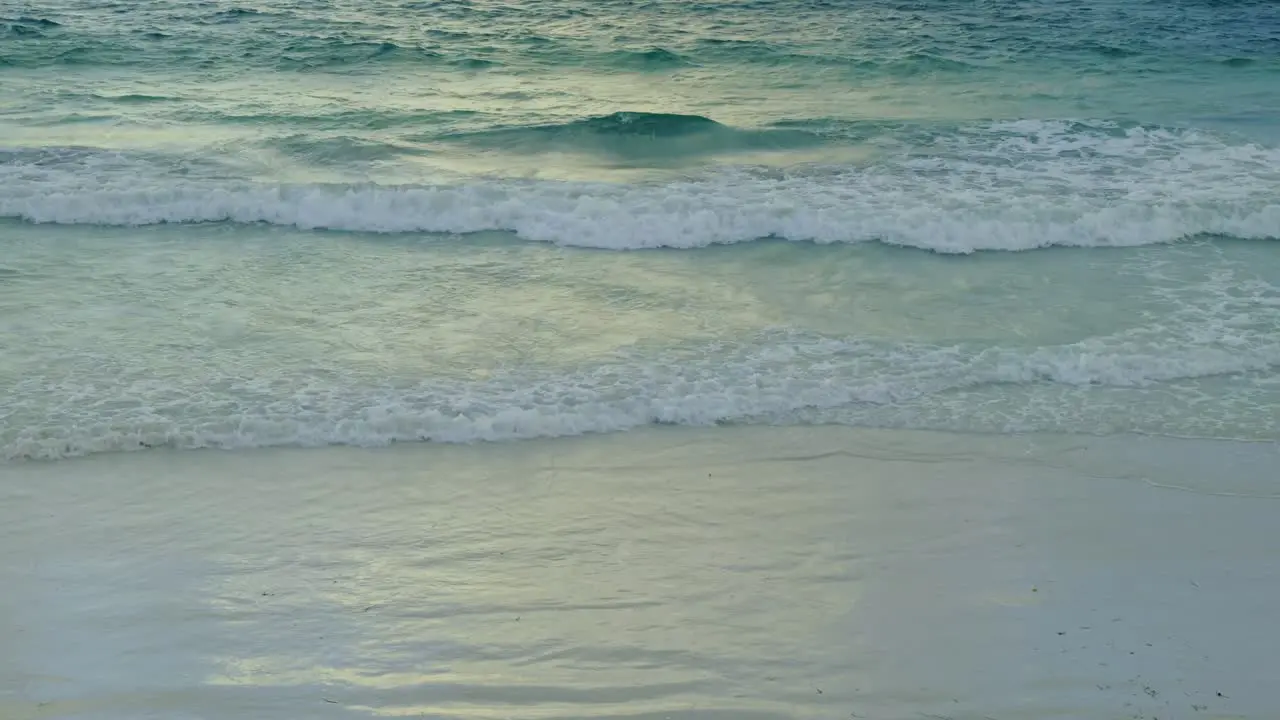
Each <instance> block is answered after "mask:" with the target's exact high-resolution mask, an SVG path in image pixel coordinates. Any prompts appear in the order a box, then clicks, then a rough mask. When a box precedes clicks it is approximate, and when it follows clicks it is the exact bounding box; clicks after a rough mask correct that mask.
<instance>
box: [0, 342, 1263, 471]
mask: <svg viewBox="0 0 1280 720" xmlns="http://www.w3.org/2000/svg"><path fill="white" fill-rule="evenodd" d="M1276 367H1280V341H1277V340H1275V338H1271V339H1269V340H1268V339H1265V338H1261V337H1250V338H1247V339H1246V340H1245V341H1243V342H1241V343H1237V344H1236V347H1235V348H1223V347H1215V346H1214V345H1212V344H1196V343H1188V342H1187V341H1186V339H1185V338H1181V339H1179V338H1166V339H1165V340H1161V341H1155V339H1154V338H1144V337H1143V336H1142V335H1141V334H1127V335H1125V336H1122V337H1113V338H1099V339H1094V340H1090V341H1086V342H1082V343H1076V344H1073V345H1068V346H1058V347H1044V348H1038V349H1030V350H1018V349H1008V348H990V347H988V348H976V347H975V348H967V347H961V346H951V347H942V346H929V345H910V344H885V343H873V342H864V341H856V340H838V339H829V338H821V337H814V336H796V335H783V336H776V337H765V338H761V339H760V340H759V342H756V343H753V344H749V345H745V346H735V345H721V344H717V345H714V346H707V347H703V348H699V349H697V350H696V351H695V352H692V353H690V352H685V353H682V354H681V355H680V356H671V357H649V358H641V357H636V358H630V359H624V360H622V361H620V362H618V363H614V364H607V365H599V366H593V367H586V368H579V369H577V370H575V371H570V372H563V373H558V374H542V375H533V374H524V375H520V374H513V375H509V376H505V377H498V378H490V379H486V380H476V381H470V382H444V381H440V380H433V381H427V382H422V383H417V384H400V385H390V384H387V383H379V382H378V381H377V379H376V378H370V377H356V376H351V375H346V376H343V375H331V374H327V373H326V374H319V375H317V374H304V373H297V372H295V371H293V370H291V369H277V371H275V372H271V373H266V372H264V373H262V374H260V375H259V376H257V377H255V378H254V379H253V380H251V381H246V380H242V379H237V378H235V377H231V376H218V375H217V373H219V372H222V371H221V370H220V369H219V368H217V367H215V366H212V365H210V366H204V367H202V366H199V365H193V366H192V367H191V368H189V371H190V372H189V373H188V374H184V375H182V376H177V375H174V376H171V377H160V376H157V375H156V374H155V373H154V371H153V370H152V369H149V368H146V367H143V368H141V369H139V371H137V372H132V371H130V370H129V369H128V368H119V367H115V368H110V369H109V370H108V371H104V372H110V373H112V375H111V377H108V376H106V375H102V376H92V375H81V376H79V377H74V376H72V377H68V378H66V379H65V380H62V381H60V382H58V383H56V384H52V383H50V381H49V379H47V378H45V379H32V380H30V381H27V382H23V383H20V384H19V386H18V387H17V388H15V389H14V391H13V392H12V393H11V394H10V414H9V422H8V423H7V424H6V427H5V429H4V430H2V431H0V456H2V457H4V458H7V459H9V460H14V459H22V458H58V457H66V456H74V455H82V454H90V453H95V452H104V451H119V450H136V449H139V448H144V447H153V446H167V447H177V448H204V447H215V448H245V447H260V446H277V445H302V446H317V445H326V444H350V445H363V446H378V445H385V444H387V443H392V442H403V441H433V442H445V443H469V442H477V441H499V440H514V439H527V438H540V437H557V436H569V435H580V434H586V433H602V432H614V431H621V430H627V429H631V428H635V427H638V426H642V425H648V424H653V423H665V424H677V425H690V426H700V425H713V424H719V423H751V422H770V423H779V422H781V423H793V422H803V421H805V419H806V418H807V417H810V416H812V413H813V412H815V411H829V410H835V409H845V410H850V409H853V410H855V411H856V412H853V413H852V414H849V413H845V414H843V415H841V414H839V413H837V414H834V415H831V414H828V415H826V416H823V417H824V418H825V421H835V422H849V423H852V424H859V425H906V426H912V427H921V428H937V429H955V430H982V429H988V428H991V427H997V428H1016V429H1020V430H1034V429H1037V428H1040V427H1049V426H1051V427H1053V428H1054V429H1057V430H1063V429H1065V430H1071V431H1076V432H1089V431H1090V430H1091V426H1090V425H1089V423H1090V422H1092V420H1091V418H1090V416H1091V415H1092V414H1094V412H1093V411H1094V410H1096V408H1095V407H1094V406H1097V405H1099V404H1101V405H1106V406H1108V407H1110V408H1111V411H1112V414H1113V415H1114V416H1116V417H1119V416H1120V415H1119V414H1123V412H1124V408H1123V407H1121V405H1122V404H1123V403H1124V402H1127V400H1125V399H1124V398H1119V399H1116V398H1111V397H1109V396H1108V395H1107V393H1108V392H1112V391H1117V392H1118V391H1141V390H1143V389H1149V388H1151V386H1153V385H1154V384H1158V383H1168V382H1170V381H1195V380H1197V379H1204V378H1213V377H1215V376H1221V375H1225V374H1234V373H1247V372H1262V373H1264V374H1269V373H1271V372H1272V371H1274V369H1275V368H1276ZM112 378H115V379H114V380H113V379H112ZM1019 387H1022V388H1024V389H1028V390H1035V389H1036V388H1045V387H1056V388H1058V389H1059V390H1066V391H1076V396H1075V399H1074V400H1071V402H1066V401H1064V400H1062V398H1059V401H1058V402H1055V403H1053V404H1049V405H1045V404H1038V403H1029V404H1027V405H1025V406H1019V405H1018V402H1017V398H1018V397H1019V395H1018V392H1017V388H1019ZM1166 387H1167V386H1166ZM984 390H994V391H995V392H994V393H993V395H992V398H991V399H989V400H986V401H983V400H981V399H980V398H979V399H976V400H975V399H974V397H972V396H973V394H974V393H981V392H983V391H984ZM1080 392H1084V394H1083V395H1082V394H1080ZM1183 392H1187V391H1186V390H1185V389H1184V391H1183ZM1259 392H1262V391H1259ZM955 393H964V394H967V395H966V397H965V399H964V401H963V402H960V403H957V404H954V405H953V404H951V403H949V402H947V400H946V399H947V397H948V396H949V395H951V394H955ZM1157 394H1159V395H1160V396H1161V397H1162V398H1163V400H1162V402H1164V403H1165V404H1168V403H1169V402H1171V401H1172V402H1173V403H1174V404H1175V405H1178V407H1176V408H1174V410H1175V411H1176V412H1175V415H1178V416H1180V417H1182V418H1184V419H1186V418H1190V419H1192V420H1196V413H1195V412H1192V410H1193V408H1191V407H1189V406H1188V407H1183V406H1182V405H1187V404H1188V403H1194V402H1195V398H1194V396H1192V395H1188V396H1187V397H1186V398H1184V399H1185V400H1186V402H1183V403H1182V404H1181V405H1179V404H1178V403H1179V402H1181V401H1179V400H1178V398H1177V397H1176V393H1175V397H1173V398H1170V397H1168V395H1169V393H1168V392H1167V391H1159V392H1158V393H1157ZM1262 395H1266V397H1262ZM1262 395H1259V394H1258V393H1254V394H1253V396H1252V399H1249V400H1248V403H1249V404H1250V406H1251V407H1253V409H1252V410H1250V409H1249V408H1244V407H1227V406H1226V404H1225V403H1220V404H1219V405H1220V407H1219V409H1221V410H1223V412H1225V413H1227V415H1228V416H1230V417H1231V418H1232V421H1233V422H1235V423H1245V424H1248V416H1249V415H1250V413H1252V414H1254V415H1257V414H1258V413H1259V412H1261V413H1262V415H1261V416H1259V417H1263V416H1265V415H1266V414H1267V410H1266V407H1267V404H1268V403H1269V402H1271V401H1274V400H1277V399H1278V398H1276V397H1273V396H1274V395H1275V393H1274V392H1271V393H1270V394H1269V395H1268V394H1267V393H1265V392H1262ZM1268 397H1270V398H1271V400H1268V399H1267V398H1268ZM1010 398H1013V402H1012V403H1011V402H1010V401H1009V399H1010ZM1072 403H1075V405H1072ZM1259 408H1261V409H1259ZM1200 412H1201V413H1202V414H1204V417H1203V418H1200V419H1201V420H1204V421H1205V422H1209V423H1212V422H1215V421H1216V419H1215V417H1216V416H1212V415H1213V408H1205V409H1202V410H1200ZM1073 413H1075V414H1077V415H1079V420H1080V422H1078V423H1074V424H1073V423H1072V422H1071V417H1070V416H1071V415H1072V414H1073ZM1117 413H1119V414H1117ZM1132 422H1133V427H1130V428H1129V429H1131V430H1132V429H1135V428H1137V429H1141V425H1142V422H1143V419H1142V418H1141V417H1135V418H1132ZM1073 425H1074V426H1073ZM1174 429H1175V430H1177V429H1178V428H1176V427H1175V428H1174ZM1264 430H1265V428H1264Z"/></svg>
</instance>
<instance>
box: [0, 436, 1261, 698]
mask: <svg viewBox="0 0 1280 720" xmlns="http://www.w3.org/2000/svg"><path fill="white" fill-rule="evenodd" d="M1276 467H1280V453H1278V451H1277V446H1276V445H1273V444H1261V443H1259V444H1240V443H1222V442H1208V441H1192V440H1163V439H1153V438H1140V437H1122V438H1110V439H1104V438H1085V437H1067V436H1055V437H1051V436H1019V437H1010V436H973V435H947V434H933V433H919V432H897V431H855V430H849V429H836V428H792V429H779V428H719V429H706V430H689V429H680V430H674V429H663V428H658V429H652V430H645V431H639V432H634V433H628V434H625V435H612V436H594V437H584V438H575V439H560V440H554V441H532V442H523V443H508V444H501V445H492V444H488V445H473V446H448V447H445V446H434V445H411V446H397V447H392V448H386V449H374V450H370V449H353V448H330V449H319V450H316V449H309V450H303V449H275V450H256V451H246V452H223V451H196V452H176V451H147V452H138V453H128V454H117V455H102V456H96V457H92V458H87V459H82V460H67V461H59V462H54V463H42V462H32V463H18V464H9V465H4V466H0V588H2V589H3V590H2V591H0V640H2V641H0V718H3V720H35V719H36V718H42V719H43V718H57V719H59V720H64V719H65V720H73V719H74V720H89V719H92V720H140V719H152V718H155V719H159V718H165V719H166V720H190V719H196V718H198V719H201V720H206V719H207V720H222V719H226V720H233V719H241V718H244V719H250V718H253V719H258V718H262V719H264V720H265V719H276V718H279V719H281V720H284V719H289V720H293V719H299V720H301V719H305V718H332V719H338V718H370V717H421V718H520V719H525V718H529V719H533V718H635V719H637V720H639V719H641V718H644V719H648V718H654V719H657V718H726V719H728V718H759V719H764V718H925V717H932V718H952V719H954V720H962V719H970V718H972V719H979V718H994V719H995V720H1016V719H1029V718H1151V719H1154V718H1160V719H1161V720H1165V719H1176V718H1257V719H1259V720H1264V719H1267V718H1276V717H1280V693H1277V692H1276V690H1275V684H1274V681H1275V679H1276V677H1278V675H1277V668H1278V667H1280V665H1277V661H1276V659H1275V651H1276V648H1277V647H1280V604H1278V603H1277V599H1280V560H1277V555H1276V549H1277V538H1278V537H1280V536H1278V535H1277V530H1276V527H1277V522H1276V517H1277V512H1278V511H1280V500H1277V494H1280V486H1278V485H1280V484H1278V483H1277V482H1276V473H1275V468H1276Z"/></svg>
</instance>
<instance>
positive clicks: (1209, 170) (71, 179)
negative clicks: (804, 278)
mask: <svg viewBox="0 0 1280 720" xmlns="http://www.w3.org/2000/svg"><path fill="white" fill-rule="evenodd" d="M172 165H173V163H172V162H171V161H166V160H164V159H162V158H154V157H153V158H146V159H142V158H132V157H130V156H127V155H120V154H112V153H106V154H104V153H92V152H64V153H62V154H49V153H45V154H43V155H39V156H38V157H37V156H33V155H32V154H31V153H25V154H23V153H11V154H10V155H9V156H8V157H7V159H0V216H5V217H13V218H22V219H24V220H27V221H30V222H36V223H82V224H101V225H145V224H155V223H191V222H235V223H269V224H276V225H286V226H295V227H298V228H304V229H321V228H324V229H333V230H344V231H365V232H379V233H404V232H437V233H472V232H479V231H486V230H507V231H511V232H514V233H516V234H517V235H519V236H520V237H522V238H525V239H528V240H535V241H544V242H551V243H559V244H563V245H572V246H582V247H593V248H608V249H638V248H656V247H670V248H695V247H701V246H707V245H712V244H723V243H735V242H744V241H750V240H754V239H758V238H765V237H779V238H787V239H790V240H796V241H812V242H817V243H854V242H863V241H881V242H885V243H891V244H898V245H904V246H911V247H918V248H925V249H929V250H934V251H938V252H949V253H966V252H972V251H976V250H1027V249H1033V248H1040V247H1049V246H1083V247H1091V246H1136V245H1146V244H1156V243H1169V242H1176V241H1178V240H1181V239H1183V238H1186V237H1189V236H1196V235H1203V234H1218V235H1230V236H1235V237H1240V238H1252V239H1264V238H1265V239H1274V238H1280V150H1277V149H1273V148H1266V147H1262V146H1258V145H1254V144H1229V143H1227V142H1225V141H1223V140H1221V139H1218V138H1215V137H1212V136H1209V135H1206V134H1203V133H1198V132H1194V131H1175V130H1164V129H1146V128H1131V129H1127V130H1125V129H1120V128H1116V127H1111V126H1105V125H1095V126H1078V125H1073V124H1070V123H1063V122H1045V121H1021V122H1017V123H1000V124H996V125H993V126H990V127H985V128H981V129H977V130H969V131H962V132H956V133H953V134H948V135H945V136H939V137H936V138H933V139H932V140H931V141H930V142H928V143H923V142H922V143H919V144H916V145H912V146H909V147H904V148H902V149H901V151H900V152H896V154H893V155H892V156H891V157H888V158H887V159H882V160H880V161H878V162H876V163H873V164H869V165H866V166H860V167H852V166H843V167H807V168H802V169H795V170H793V171H790V172H780V171H776V170H775V171H768V170H759V169H755V170H752V169H734V170H722V171H717V172H714V173H710V174H705V175H702V176H700V177H697V178H694V179H687V180H682V181H672V182H666V183H648V184H630V185H626V184H610V183H564V182H552V181H515V180H502V179H489V180H479V179H477V180H474V181H467V182H459V183H454V184H448V185H426V184H424V185H415V186H405V185H400V186H378V185H275V184H266V183H253V182H247V181H237V180H228V179H218V178H216V177H214V176H213V173H210V172H207V171H205V172H200V173H188V172H186V171H185V170H184V171H183V173H182V174H175V173H174V168H173V167H172Z"/></svg>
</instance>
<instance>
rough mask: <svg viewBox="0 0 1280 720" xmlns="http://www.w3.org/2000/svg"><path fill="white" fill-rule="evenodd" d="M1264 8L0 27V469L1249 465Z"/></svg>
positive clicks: (1263, 350) (1270, 26)
mask: <svg viewBox="0 0 1280 720" xmlns="http://www.w3.org/2000/svg"><path fill="white" fill-rule="evenodd" d="M1277 239H1280V5H1277V4H1276V3H1271V2H1246V1H1244V0H1239V1H1227V0H1221V1H1218V2H1210V1H1209V0H1172V1H1169V0H1161V1H1160V2H1142V1H1132V0H1128V1H1125V2H1119V1H1116V2H1112V1H1110V0H1094V1H1091V2H1085V1H1078V2H1049V1H1048V0H1043V1H1039V0H1017V1H1015V0H1007V1H998V2H997V1H992V2H981V3H974V2H958V1H954V2H952V1H948V0H938V1H937V2H906V1H905V0H903V1H898V2H889V1H887V0H878V1H871V2H836V1H830V2H817V1H814V2H798V1H790V0H784V1H779V2H767V3H766V2H692V3H691V2H676V1H674V0H655V1H652V2H646V3H624V2H609V1H597V2H574V1H569V0H530V1H527V2H398V1H390V0H380V1H375V2H354V1H351V2H348V1H329V2H323V1H314V2H311V1H308V2H262V3H248V2H228V1H224V0H211V1H208V2H183V3H178V2H158V1H155V0H144V1H142V2H127V3H126V2H81V1H76V2H70V1H69V0H64V1H62V2H17V3H14V2H13V1H12V0H10V2H7V3H2V4H0V247H2V248H3V252H2V253H0V333H2V334H0V387H2V388H4V403H3V405H2V406H0V456H2V457H4V458H6V459H8V460H20V459H30V458H58V457H65V456H70V455H82V454H89V453H94V452H102V451H116V450H136V449H146V448H152V447H158V446H172V447H179V448H188V447H253V446H262V445H299V444H300V445H320V444H330V443H350V444H359V445H379V444H386V443H388V442H392V441H412V440H430V441H443V442H466V441H474V440H512V439H518V438H531V437H551V436H561V435H570V434H581V433H591V432H614V431H624V430H628V429H632V428H637V427H640V426H644V425H648V424H653V423H669V424H675V425H710V424H726V423H727V424H754V423H773V424H785V425H794V424H804V423H839V424H849V425H857V426H871V427H909V428H919V429H940V430H958V431H973V432H988V433H1009V432H1032V431H1035V432H1062V433H1147V434H1158V435H1173V436H1199V437H1212V438H1235V439H1255V440H1262V439H1275V438H1276V436H1277V427H1278V424H1280V418H1278V417H1277V410H1276V408H1277V407H1280V372H1278V370H1277V368H1278V367H1280V255H1277V246H1276V243H1275V241H1276V240H1277Z"/></svg>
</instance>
